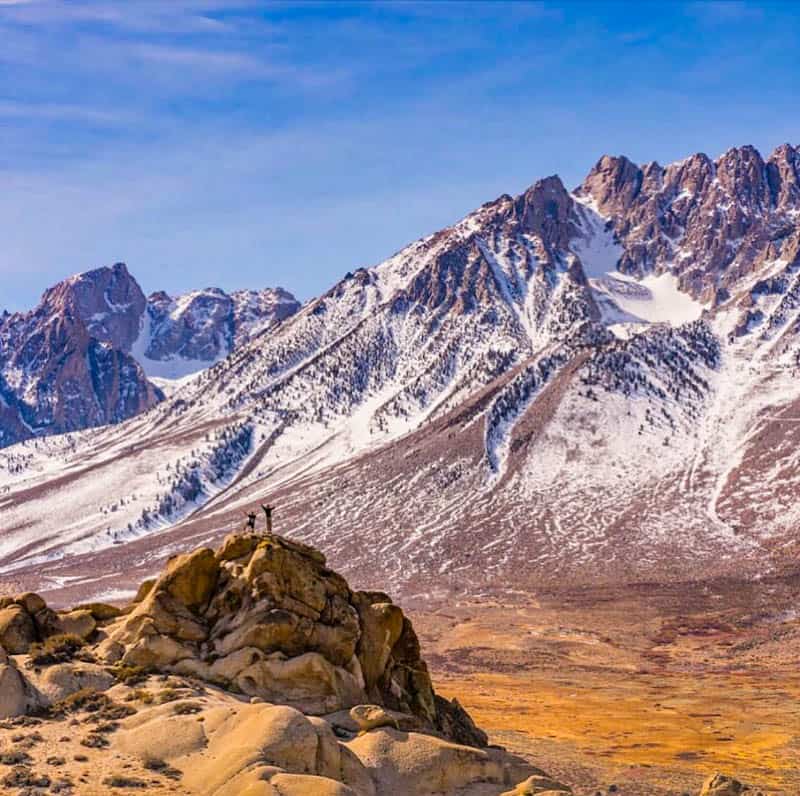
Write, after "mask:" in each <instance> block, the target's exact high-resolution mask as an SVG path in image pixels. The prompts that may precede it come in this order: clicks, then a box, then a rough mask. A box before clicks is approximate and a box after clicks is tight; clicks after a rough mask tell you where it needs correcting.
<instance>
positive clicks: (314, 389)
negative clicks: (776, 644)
mask: <svg viewBox="0 0 800 796" xmlns="http://www.w3.org/2000/svg"><path fill="white" fill-rule="evenodd" d="M799 152H800V150H798V149H796V148H792V147H789V146H784V147H781V148H779V149H778V150H776V152H775V153H773V155H771V156H770V157H769V158H768V159H767V160H766V161H764V160H763V159H762V158H761V156H760V155H759V154H758V153H757V152H756V151H755V150H753V149H752V148H750V147H744V148H741V149H734V150H731V151H729V152H727V153H726V154H725V155H723V156H722V157H721V158H719V159H718V160H717V161H715V162H713V161H711V160H710V159H709V158H707V157H705V156H703V155H697V156H693V157H692V158H689V159H687V160H685V161H682V162H681V163H677V164H672V165H670V166H666V167H661V166H659V165H658V164H653V163H651V164H648V165H646V166H641V167H640V166H636V165H634V164H632V163H630V161H627V160H626V159H624V158H608V157H604V158H602V159H601V160H600V161H599V163H598V164H597V166H596V167H595V168H594V169H593V170H592V172H591V173H590V174H589V176H588V177H587V179H586V180H585V181H584V183H583V184H582V185H581V186H579V187H578V188H577V189H576V190H575V191H573V192H569V191H567V190H566V188H565V187H564V186H563V184H562V183H561V181H560V180H559V178H558V177H548V178H546V179H544V180H540V181H538V182H536V183H535V184H534V185H533V186H532V187H531V188H529V189H528V190H527V191H525V192H524V193H522V194H521V195H519V196H517V197H511V196H507V195H504V196H501V197H500V198H499V199H497V200H495V201H493V202H489V203H487V204H485V205H483V206H482V207H480V208H478V209H477V210H476V211H475V212H473V213H470V214H469V215H468V216H466V217H465V218H464V219H463V220H461V221H460V222H458V223H457V224H455V225H453V226H452V227H449V228H447V229H444V230H441V231H439V232H437V233H435V234H433V235H429V236H428V237H425V238H422V239H421V240H419V241H417V242H415V243H412V244H411V245H410V246H408V247H406V248H405V249H403V250H402V251H400V252H399V253H397V254H396V255H394V256H393V257H391V258H390V259H389V260H387V261H386V262H384V263H381V264H380V265H378V266H375V267H373V268H368V269H359V270H357V271H355V272H354V273H352V274H348V275H347V276H346V277H345V278H344V279H343V280H342V281H341V282H339V283H337V284H336V285H335V286H334V287H333V288H332V289H331V290H330V291H328V292H327V293H326V294H325V295H323V296H321V297H320V298H319V299H317V300H315V301H312V302H310V303H308V304H307V305H305V306H304V307H303V308H302V309H301V310H300V311H299V312H297V313H296V314H294V315H293V316H291V317H289V318H288V319H287V320H285V321H284V322H283V323H282V324H281V325H280V326H279V327H278V328H277V329H276V330H275V331H274V333H272V334H270V335H262V336H260V337H257V338H254V339H252V340H250V341H249V342H246V343H244V344H243V345H241V346H240V347H238V348H235V349H234V351H233V353H232V354H231V355H230V356H228V357H227V358H225V359H224V360H222V361H220V362H218V363H217V364H215V365H214V366H213V367H211V368H209V369H207V370H205V371H204V372H203V373H201V374H199V375H198V376H196V377H195V378H194V379H193V380H191V381H190V382H188V383H186V384H185V385H183V386H182V387H181V388H180V389H179V390H177V391H176V392H175V393H174V394H173V395H171V396H170V397H168V398H167V400H165V401H163V402H162V403H160V404H159V405H157V406H155V407H153V408H151V409H150V410H148V411H147V412H145V413H143V414H142V415H140V416H138V417H136V418H134V419H133V420H130V421H128V422H126V423H125V424H122V425H121V426H119V427H117V428H114V429H105V430H98V431H92V432H84V433H82V434H71V435H67V436H64V437H57V438H52V439H50V440H47V441H38V442H37V443H36V444H35V445H32V444H30V443H29V444H27V445H20V446H15V447H13V448H10V449H8V450H7V451H4V452H2V453H0V473H2V475H0V479H1V480H0V483H2V484H3V486H2V487H0V489H2V490H3V492H0V514H2V516H3V518H4V524H5V526H6V527H5V528H4V530H5V533H4V534H3V535H2V537H0V561H2V562H3V567H4V570H5V573H6V576H7V577H14V578H18V579H20V582H21V583H22V584H23V585H30V584H31V583H33V582H34V581H35V580H36V578H37V577H38V574H37V573H39V571H40V570H39V569H38V568H37V567H39V566H40V564H41V562H42V561H47V562H48V570H49V572H50V575H49V577H50V581H49V582H47V583H44V584H42V583H38V584H37V585H38V586H39V587H41V586H42V585H43V586H45V587H49V588H51V589H57V588H59V587H61V588H63V589H64V590H70V589H71V590H76V591H80V590H81V589H85V588H88V587H84V586H82V585H81V584H82V579H84V578H87V575H86V573H87V571H89V570H90V571H91V572H92V573H93V574H92V576H91V581H92V586H91V589H92V590H94V591H103V590H104V589H107V588H110V584H111V583H112V582H113V584H114V588H120V587H124V586H125V582H126V581H124V578H123V581H120V576H119V572H121V571H125V572H126V573H129V576H130V578H131V580H135V579H136V578H139V577H140V576H141V573H142V572H144V571H147V570H149V569H152V568H153V567H154V566H155V563H156V561H157V560H158V558H159V557H160V556H163V555H166V554H168V553H170V552H174V550H175V549H178V548H180V547H181V546H184V545H189V544H198V543H202V542H204V541H206V540H209V541H210V540H211V539H212V538H213V537H215V536H217V535H219V534H221V533H223V532H225V531H226V530H229V529H232V528H234V527H236V526H237V525H238V524H239V523H240V522H241V516H242V512H243V510H244V509H245V508H248V507H251V506H253V505H254V504H256V503H257V502H259V501H260V500H263V499H265V498H268V499H269V500H270V501H271V502H273V503H275V505H276V506H277V507H278V508H277V512H276V519H277V521H278V522H279V527H281V529H283V530H285V531H286V532H287V533H290V534H292V535H295V536H298V537H301V538H305V539H308V540H312V541H313V542H314V543H315V544H317V545H318V546H322V547H323V548H324V549H325V550H326V552H328V553H329V554H330V555H331V556H332V557H333V561H334V562H335V563H336V565H337V566H340V567H343V568H345V569H347V570H348V571H349V572H350V573H352V575H353V576H354V577H355V578H356V579H357V580H358V582H359V583H360V585H365V586H369V585H373V584H375V583H377V582H378V581H382V582H385V581H386V580H387V579H388V580H389V581H390V582H392V583H393V584H394V586H395V588H396V589H401V590H402V591H403V592H404V593H405V594H406V596H413V595H414V594H418V595H422V594H427V595H430V594H432V593H435V592H436V590H442V589H444V590H449V591H450V592H451V593H452V592H456V593H458V592H466V593H468V594H471V595H475V594H481V593H485V592H486V591H487V590H501V589H502V590H504V591H506V592H507V593H513V592H514V591H515V590H517V589H530V588H535V587H536V585H537V584H543V583H551V582H555V583H560V584H563V583H567V582H582V581H592V582H597V581H599V580H600V581H601V580H612V581H615V582H617V581H619V580H621V579H622V580H631V579H640V578H650V577H664V576H667V577H670V578H672V579H680V578H686V577H702V576H712V575H723V574H725V573H728V572H732V571H735V572H736V573H737V574H741V573H748V574H752V575H764V574H765V573H769V572H772V571H774V570H775V569H776V568H779V567H782V566H786V565H787V562H789V561H791V560H792V556H793V554H794V553H795V552H796V550H797V548H798V546H800V541H798V539H797V537H796V532H795V529H796V527H797V521H798V519H800V509H797V508H796V507H795V505H794V502H793V501H792V499H791V496H792V494H793V490H794V489H795V488H796V486H797V482H798V475H800V473H799V472H798V469H797V463H796V454H795V451H796V449H797V444H796V443H797V442H798V441H800V440H795V439H794V437H795V434H797V433H798V432H800V428H799V427H798V425H797V423H796V422H795V421H796V419H797V418H796V414H797V412H796V410H795V409H794V408H793V407H794V404H795V403H798V402H800V389H799V388H798V384H797V372H798V361H799V360H798V356H799V355H800V338H798V332H800V301H799V300H798V297H799V296H800V247H799V241H800V228H799V227H798V212H800V191H799V190H798V185H800V175H799V174H798V153H799ZM84 473H91V476H88V475H84ZM45 491H46V492H48V494H51V495H52V496H53V497H54V498H56V499H59V500H61V497H62V496H63V501H62V505H63V511H60V516H59V519H58V522H57V523H55V522H53V520H52V519H50V518H46V517H43V518H37V517H31V516H29V503H28V501H29V500H30V499H31V498H32V497H35V496H36V495H39V494H42V493H43V492H45ZM33 540H35V543H33ZM378 552H380V556H378V555H377V553H378ZM378 560H380V561H382V562H384V563H385V566H384V569H383V570H381V571H380V572H379V571H377V570H376V568H375V567H376V563H375V562H376V561H378ZM97 573H100V576H101V577H100V580H99V583H98V582H97ZM103 576H105V577H106V578H107V580H104V577H103ZM125 577H128V575H127V574H126V576H125ZM70 579H74V580H70Z"/></svg>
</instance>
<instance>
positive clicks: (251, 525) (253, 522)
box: [247, 511, 256, 531]
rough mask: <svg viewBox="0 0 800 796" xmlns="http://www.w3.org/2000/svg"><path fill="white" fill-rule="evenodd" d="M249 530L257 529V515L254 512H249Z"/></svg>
mask: <svg viewBox="0 0 800 796" xmlns="http://www.w3.org/2000/svg"><path fill="white" fill-rule="evenodd" d="M247 528H248V529H249V530H251V531H254V530H255V529H256V513H255V512H254V511H248V512H247Z"/></svg>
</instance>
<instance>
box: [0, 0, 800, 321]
mask: <svg viewBox="0 0 800 796" xmlns="http://www.w3.org/2000/svg"><path fill="white" fill-rule="evenodd" d="M799 22H800V10H798V6H797V5H796V4H794V3H792V2H785V3H775V4H767V3H764V4H755V3H739V2H703V3H653V4H647V3H600V2H597V3H589V2H575V3H522V2H518V3H509V4H505V3H502V2H492V3H486V4H479V3H458V2H434V3H411V2H404V3H396V4H395V3H391V2H375V3H333V2H327V3H314V2H306V3H302V4H292V3H288V2H274V3H272V2H263V1H261V2H258V1H256V0H62V1H59V0H0V45H1V46H0V239H1V240H2V245H0V307H6V308H9V309H22V308H26V307H28V306H30V305H32V304H33V303H35V301H36V299H37V298H38V296H39V294H40V293H41V291H42V290H43V289H44V288H45V287H46V286H48V285H49V284H51V283H52V282H55V281H57V280H58V279H61V278H63V277H64V276H67V275H69V274H71V273H74V272H77V271H82V270H87V269H89V268H92V267H97V266H99V265H104V264H111V263H113V262H115V261H117V260H124V261H125V262H127V263H128V265H129V266H130V268H131V270H132V271H133V273H134V274H135V275H136V276H137V277H138V278H139V281H140V282H141V283H142V286H143V288H144V289H145V290H146V291H147V292H149V291H152V290H156V289H166V290H168V291H170V292H179V291H182V290H187V289H191V288H193V287H204V286H208V285H219V286H221V287H223V288H226V289H235V288H239V287H257V286H266V285H273V284H280V285H283V286H285V287H287V288H289V289H291V290H293V291H294V292H295V293H296V294H297V295H298V296H300V297H301V298H303V299H305V298H309V297H310V296H312V295H316V294H318V293H320V292H321V291H324V290H325V289H326V288H327V287H328V286H330V285H331V284H332V283H333V282H334V281H335V280H337V279H338V278H339V277H341V276H342V275H343V274H344V273H345V272H346V271H348V270H352V269H353V268H356V267H358V266H361V265H370V264H374V263H376V262H378V261H380V260H382V259H384V258H385V257H387V256H389V255H390V254H392V253H393V252H394V251H396V250H397V249H398V248H400V247H401V246H403V245H404V244H406V243H408V242H410V241H411V240H413V239H415V238H417V237H420V236H421V235H423V234H426V233H428V232H431V231H434V230H436V229H438V228H440V227H442V226H445V225H447V224H449V223H451V222H453V221H454V220H456V219H457V218H459V217H460V216H461V215H463V214H464V213H465V212H468V211H469V210H471V209H472V208H474V207H476V206H477V205H479V204H481V203H482V202H484V201H487V200H489V199H492V198H494V197H495V196H497V195H499V194H501V193H504V192H508V193H515V192H518V191H520V190H523V189H524V188H525V187H526V186H527V185H529V184H530V183H532V182H533V181H535V180H536V179H537V178H538V177H541V176H546V175H548V174H552V173H558V174H560V175H561V176H562V178H563V179H564V181H565V182H566V183H567V185H568V186H570V187H571V186H573V185H575V184H576V183H577V182H579V181H580V180H581V178H582V177H583V175H584V174H585V173H586V171H587V170H588V169H589V168H590V167H591V166H592V164H593V163H594V162H595V161H596V160H597V159H598V157H599V156H600V155H602V154H603V153H606V152H610V153H624V154H627V155H628V156H629V157H631V158H633V159H635V160H639V161H644V160H650V159H657V160H659V161H661V162H668V161H670V160H674V159H678V158H681V157H684V156H686V155H687V154H690V153H692V152H695V151H705V152H707V153H708V154H710V155H712V156H715V155H717V154H719V153H721V152H722V151H724V150H725V149H727V148H728V147H730V146H734V145H740V144H745V143H752V144H754V145H756V146H757V147H759V149H761V150H762V152H764V153H765V154H766V153H767V152H768V151H770V150H771V149H773V148H774V147H775V146H777V145H778V144H780V143H783V142H785V141H790V142H792V143H795V144H797V143H800V104H799V103H798V102H797V86H798V77H800V41H798V39H800V31H799V30H798V28H799V26H798V23H799Z"/></svg>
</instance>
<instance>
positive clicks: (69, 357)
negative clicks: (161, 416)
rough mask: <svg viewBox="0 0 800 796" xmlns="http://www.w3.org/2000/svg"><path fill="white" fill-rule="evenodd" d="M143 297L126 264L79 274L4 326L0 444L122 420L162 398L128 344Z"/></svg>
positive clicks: (0, 357) (9, 318)
mask: <svg viewBox="0 0 800 796" xmlns="http://www.w3.org/2000/svg"><path fill="white" fill-rule="evenodd" d="M144 306H145V301H144V296H143V295H142V293H141V291H140V290H139V289H138V285H136V283H135V282H133V281H132V280H131V279H130V277H129V275H128V273H127V270H126V269H125V267H124V266H115V267H114V268H113V269H101V270H99V271H92V272H90V273H88V274H83V275H81V276H78V277H73V278H71V279H68V280H66V281H65V282H62V283H60V284H59V285H57V286H56V287H54V288H51V289H50V290H48V291H47V292H46V293H45V294H44V296H43V297H42V301H41V303H40V304H39V306H38V307H37V308H36V309H35V310H33V311H31V312H28V313H17V314H14V315H6V316H5V319H4V320H3V321H2V323H1V324H0V445H3V446H4V445H10V444H13V443H14V442H18V441H20V440H24V439H28V438H30V437H33V436H40V435H44V434H55V433H61V432H65V431H73V430H76V429H81V428H89V427H92V426H99V425H105V424H108V423H118V422H120V421H122V420H125V419H126V418H128V417H131V416H132V415H135V414H138V413H140V412H143V411H144V410H146V409H148V408H150V407H151V406H154V405H155V404H156V403H157V402H158V401H159V400H160V398H161V397H162V396H161V393H160V392H159V390H158V389H157V388H156V387H154V386H153V385H152V384H150V382H149V381H148V380H147V377H146V376H145V373H144V371H143V370H142V368H141V366H140V365H139V364H138V363H137V362H136V360H135V359H134V358H133V357H131V356H130V354H128V353H126V352H125V350H124V343H125V341H126V340H127V339H129V337H130V335H131V334H132V333H133V330H135V329H136V328H137V327H138V317H139V315H140V314H141V313H142V311H143V310H144Z"/></svg>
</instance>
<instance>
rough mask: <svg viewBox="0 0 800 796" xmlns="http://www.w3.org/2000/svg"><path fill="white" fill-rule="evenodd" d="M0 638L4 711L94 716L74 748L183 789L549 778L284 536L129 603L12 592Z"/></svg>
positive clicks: (368, 605)
mask: <svg viewBox="0 0 800 796" xmlns="http://www.w3.org/2000/svg"><path fill="white" fill-rule="evenodd" d="M0 638H2V640H3V643H4V645H6V649H3V648H2V647H0V657H1V659H0V718H5V719H7V718H13V717H16V716H21V715H23V714H26V713H34V712H35V713H36V714H37V715H38V716H44V717H45V719H44V720H45V721H46V720H48V719H47V717H49V720H50V721H63V720H65V718H64V717H65V716H67V715H74V714H75V712H80V711H84V712H85V718H84V721H85V722H87V723H89V724H91V725H92V727H93V728H94V729H92V730H91V731H90V734H89V736H86V737H83V738H82V739H81V741H80V743H82V744H84V746H86V745H88V746H89V747H92V748H99V749H102V748H105V747H109V746H110V747H111V749H112V750H113V751H114V753H115V754H117V755H124V756H126V757H127V758H128V759H133V760H137V761H138V765H139V766H140V767H141V768H142V769H143V770H145V771H159V772H171V773H170V776H181V783H180V784H181V788H182V790H181V791H180V792H182V793H183V792H185V793H192V794H199V795H200V796H234V795H235V796H242V794H247V795H248V796H261V794H264V795H267V794H269V795H270V796H271V795H272V794H277V795H278V796H287V795H288V796H291V795H292V794H297V796H300V795H301V794H302V795H303V796H307V794H331V795H332V796H381V795H382V794H407V795H408V796H415V795H416V794H418V795H419V796H423V794H425V796H428V794H453V795H454V796H455V795H456V794H458V796H497V794H500V793H501V792H504V791H508V789H509V788H513V787H514V786H515V785H516V783H521V782H523V781H527V780H526V778H530V777H531V776H533V775H538V774H541V772H538V771H537V770H536V769H534V768H533V767H532V766H530V765H528V764H527V763H526V762H525V761H523V760H520V759H518V758H515V757H513V756H511V755H508V754H507V753H505V752H504V751H503V750H501V749H497V748H486V743H487V739H486V735H485V734H484V733H482V732H481V731H480V730H479V729H478V728H477V727H476V726H475V724H474V723H473V722H472V720H471V719H470V717H469V716H468V715H467V713H466V712H465V711H464V710H463V708H462V707H461V706H460V705H459V704H458V702H456V701H453V702H449V701H448V700H446V699H443V698H442V697H440V696H437V695H436V694H435V693H434V690H433V686H432V684H431V680H430V677H429V675H428V670H427V667H426V665H425V662H424V660H423V659H422V655H421V651H420V645H419V641H418V639H417V636H416V634H415V632H414V629H413V627H412V625H411V622H410V621H409V620H408V618H407V617H405V616H404V614H403V612H402V610H401V609H400V608H399V607H398V606H396V605H394V604H393V603H392V601H391V599H390V598H389V597H388V596H387V595H386V594H383V593H380V592H353V591H352V590H351V589H350V587H349V586H348V584H347V582H346V581H345V580H344V579H343V578H342V577H341V576H340V575H338V574H337V573H336V572H333V571H332V570H330V569H329V568H328V567H327V565H326V561H325V557H324V556H323V555H322V554H321V553H320V552H319V551H317V550H315V549H313V548H311V547H307V546H305V545H302V544H299V543H296V542H293V541H290V540H288V539H284V538H281V537H279V536H273V535H263V536H262V535H257V534H254V533H245V534H236V535H231V536H229V537H227V538H226V539H225V540H224V543H223V544H222V546H221V547H220V548H219V549H218V550H216V551H214V550H211V549H208V548H201V549H199V550H195V551H193V552H190V553H186V554H183V555H178V556H175V557H174V558H172V559H171V560H170V561H169V563H168V564H167V566H166V568H165V570H164V571H163V572H162V574H161V575H160V576H159V577H158V578H157V579H156V580H155V581H154V582H152V584H150V585H149V586H148V587H147V588H143V589H141V590H140V593H139V594H138V595H137V599H136V601H134V602H132V603H131V604H130V605H129V606H128V607H127V608H125V609H122V610H118V609H115V608H113V607H111V606H106V605H103V604H99V603H98V604H89V605H84V606H81V607H78V608H75V609H73V610H71V611H67V612H63V613H61V614H57V613H55V612H54V611H52V610H50V609H49V608H48V607H47V606H46V604H45V602H44V600H42V599H41V597H39V596H38V595H35V594H30V593H28V594H22V595H18V596H16V597H7V598H2V600H0ZM35 721H38V722H41V721H42V719H41V718H37V719H35ZM70 723H71V724H72V725H76V724H78V723H80V721H78V720H77V719H71V720H70ZM63 737H64V738H69V737H70V735H69V734H67V735H65V736H63ZM129 765H130V764H129ZM181 772H183V773H182V774H181ZM542 776H544V775H542ZM122 779H123V780H124V777H123V778H122ZM531 781H532V780H531ZM523 784H524V783H523ZM512 792H514V793H516V792H517V791H512ZM519 792H520V793H528V792H537V793H538V792H539V791H529V790H525V791H519ZM558 792H559V793H566V792H568V791H567V790H565V789H562V790H560V791H558Z"/></svg>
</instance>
